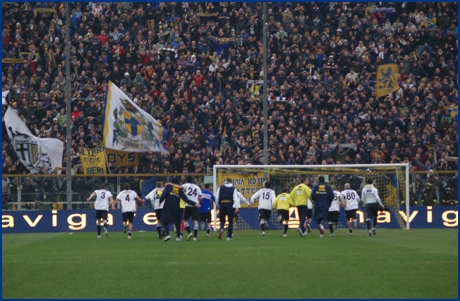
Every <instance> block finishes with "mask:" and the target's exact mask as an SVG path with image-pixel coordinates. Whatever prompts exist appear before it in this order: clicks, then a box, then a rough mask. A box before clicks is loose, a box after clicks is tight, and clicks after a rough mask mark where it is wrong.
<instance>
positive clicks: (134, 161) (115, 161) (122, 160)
mask: <svg viewBox="0 0 460 301" xmlns="http://www.w3.org/2000/svg"><path fill="white" fill-rule="evenodd" d="M105 153H106V154H107V163H109V164H111V165H112V166H114V167H129V166H137V165H139V153H127V152H121V151H117V150H114V149H110V148H107V149H106V150H105Z"/></svg>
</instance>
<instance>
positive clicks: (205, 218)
mask: <svg viewBox="0 0 460 301" xmlns="http://www.w3.org/2000/svg"><path fill="white" fill-rule="evenodd" d="M200 221H202V222H211V212H203V213H200Z"/></svg>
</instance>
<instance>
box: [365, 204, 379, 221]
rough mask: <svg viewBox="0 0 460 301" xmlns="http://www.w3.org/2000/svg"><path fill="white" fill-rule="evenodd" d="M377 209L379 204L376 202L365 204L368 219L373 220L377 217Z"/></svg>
mask: <svg viewBox="0 0 460 301" xmlns="http://www.w3.org/2000/svg"><path fill="white" fill-rule="evenodd" d="M378 210H379V206H378V204H377V203H373V204H367V205H366V216H367V218H368V219H371V220H373V219H374V218H377V211H378Z"/></svg>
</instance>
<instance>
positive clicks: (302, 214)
mask: <svg viewBox="0 0 460 301" xmlns="http://www.w3.org/2000/svg"><path fill="white" fill-rule="evenodd" d="M300 182H301V183H300V184H299V185H297V186H296V187H294V189H292V191H291V199H292V201H293V203H294V206H296V207H297V212H298V213H299V219H300V223H299V228H298V229H297V231H298V232H299V234H300V237H305V236H307V232H306V228H305V221H306V219H307V210H308V199H309V198H310V195H311V189H310V187H308V179H307V178H306V177H304V178H302V179H300ZM306 225H307V228H308V232H311V226H310V223H307V224H306Z"/></svg>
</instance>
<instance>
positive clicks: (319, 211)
mask: <svg viewBox="0 0 460 301" xmlns="http://www.w3.org/2000/svg"><path fill="white" fill-rule="evenodd" d="M328 213H329V207H315V213H314V215H313V219H315V220H320V219H327V215H328Z"/></svg>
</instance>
